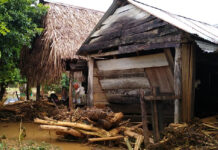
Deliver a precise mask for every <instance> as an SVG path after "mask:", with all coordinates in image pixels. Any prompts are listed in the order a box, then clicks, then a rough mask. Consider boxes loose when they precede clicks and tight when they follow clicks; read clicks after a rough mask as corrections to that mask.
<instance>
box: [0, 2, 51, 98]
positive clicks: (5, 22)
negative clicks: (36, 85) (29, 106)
mask: <svg viewBox="0 0 218 150" xmlns="http://www.w3.org/2000/svg"><path fill="white" fill-rule="evenodd" d="M46 12H47V7H45V6H44V5H42V4H36V0H0V100H1V99H2V97H3V94H4V92H5V88H6V87H7V85H8V84H9V83H14V82H17V81H19V80H20V79H21V78H20V76H19V69H18V64H19V55H20V51H21V49H22V48H23V47H24V46H26V47H28V48H31V43H32V41H33V39H34V37H36V36H37V35H39V34H40V33H41V32H42V30H43V28H41V27H40V25H41V18H42V16H43V15H45V14H46Z"/></svg>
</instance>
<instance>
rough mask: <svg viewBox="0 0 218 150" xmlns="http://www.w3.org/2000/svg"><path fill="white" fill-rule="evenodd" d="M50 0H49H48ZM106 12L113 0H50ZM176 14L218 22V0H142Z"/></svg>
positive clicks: (207, 21)
mask: <svg viewBox="0 0 218 150" xmlns="http://www.w3.org/2000/svg"><path fill="white" fill-rule="evenodd" d="M47 1H48V0H47ZM49 1H52V2H61V3H65V4H72V5H75V6H80V7H85V8H90V9H95V10H100V11H103V12H105V11H106V10H107V9H108V8H109V7H110V5H111V4H112V2H113V0H49ZM140 1H143V3H145V4H148V5H151V6H155V7H158V8H161V9H163V10H166V11H169V12H171V13H174V14H179V15H181V16H185V17H188V18H192V19H195V20H199V21H203V22H206V23H209V24H218V8H217V7H218V0H140Z"/></svg>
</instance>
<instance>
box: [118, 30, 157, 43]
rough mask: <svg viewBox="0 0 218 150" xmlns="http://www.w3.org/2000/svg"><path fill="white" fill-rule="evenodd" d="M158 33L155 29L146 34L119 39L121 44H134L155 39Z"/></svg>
mask: <svg viewBox="0 0 218 150" xmlns="http://www.w3.org/2000/svg"><path fill="white" fill-rule="evenodd" d="M158 31H159V30H158V29H155V30H151V31H147V32H142V33H141V32H140V33H138V34H134V35H131V36H123V37H122V39H121V44H129V43H135V42H136V41H141V39H145V38H152V37H156V36H158V34H159V32H158Z"/></svg>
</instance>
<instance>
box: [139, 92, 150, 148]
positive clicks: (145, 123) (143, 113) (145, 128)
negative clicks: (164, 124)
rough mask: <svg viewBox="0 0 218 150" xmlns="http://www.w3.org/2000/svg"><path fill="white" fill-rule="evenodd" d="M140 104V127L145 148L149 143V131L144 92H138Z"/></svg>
mask: <svg viewBox="0 0 218 150" xmlns="http://www.w3.org/2000/svg"><path fill="white" fill-rule="evenodd" d="M140 102H141V116H142V127H143V135H144V145H145V146H147V144H148V143H149V136H148V135H149V131H148V119H147V110H146V102H145V101H144V91H143V90H140Z"/></svg>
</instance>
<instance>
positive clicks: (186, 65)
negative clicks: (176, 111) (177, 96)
mask: <svg viewBox="0 0 218 150" xmlns="http://www.w3.org/2000/svg"><path fill="white" fill-rule="evenodd" d="M181 49H182V91H183V93H182V121H184V122H189V121H190V120H191V118H192V117H193V109H194V108H193V107H194V95H195V90H194V83H195V57H196V56H195V49H194V46H193V45H192V44H182V47H181Z"/></svg>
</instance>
